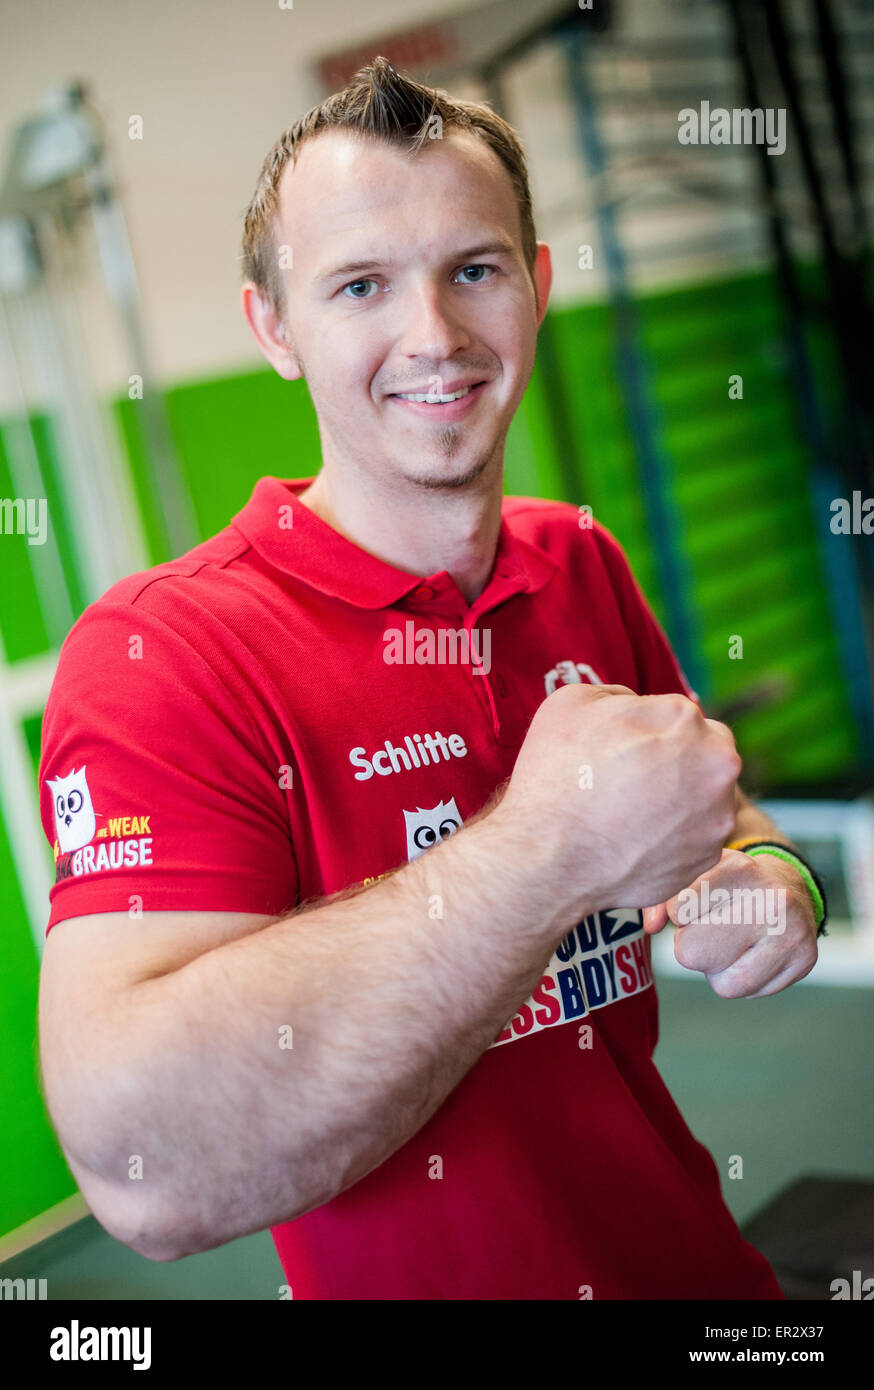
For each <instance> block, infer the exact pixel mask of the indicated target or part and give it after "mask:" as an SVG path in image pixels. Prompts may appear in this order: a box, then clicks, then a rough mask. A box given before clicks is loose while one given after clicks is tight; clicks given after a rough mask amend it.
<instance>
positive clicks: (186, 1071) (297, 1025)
mask: <svg viewBox="0 0 874 1390" xmlns="http://www.w3.org/2000/svg"><path fill="white" fill-rule="evenodd" d="M513 839H514V837H513V832H512V831H511V830H510V829H509V825H508V823H505V822H504V821H503V820H502V819H501V816H500V807H498V808H497V810H494V811H493V812H492V813H491V814H490V815H488V816H486V817H483V818H479V819H477V820H476V821H473V822H471V823H470V824H469V825H468V826H466V827H465V828H464V829H463V830H462V831H460V832H459V833H458V834H456V835H455V836H454V837H453V838H452V839H451V840H449V841H447V842H446V843H445V844H443V845H439V846H436V847H435V848H434V849H432V850H430V851H429V852H428V853H427V854H426V855H423V856H422V857H421V858H419V859H417V860H415V861H414V862H413V863H412V864H410V865H407V866H404V868H403V869H401V870H399V871H398V872H397V873H396V874H394V875H392V876H390V877H389V878H386V879H384V880H382V881H381V882H378V883H376V884H375V885H373V886H371V887H369V888H367V889H366V890H364V891H363V892H358V893H354V894H352V895H339V896H338V898H336V899H331V900H328V901H327V902H324V903H323V904H321V905H317V906H315V907H314V908H311V909H305V910H302V911H299V912H298V913H296V914H295V915H293V916H292V917H290V918H287V919H284V920H282V921H279V922H276V923H275V924H273V925H270V926H267V927H265V928H263V929H262V930H260V931H258V932H257V933H255V934H254V935H252V936H249V937H245V938H243V939H240V940H236V941H233V942H230V943H229V944H227V945H224V946H221V947H220V948H217V949H215V950H212V951H209V952H207V953H206V954H205V955H202V956H200V957H198V958H197V959H196V960H193V961H191V962H190V963H189V964H187V965H185V966H184V967H183V968H182V969H179V970H176V971H173V972H172V973H170V974H168V975H164V976H162V977H160V978H157V979H149V980H144V981H142V982H141V983H140V984H139V985H137V986H135V987H131V988H130V989H129V990H128V991H127V992H126V994H125V998H124V1000H123V1001H121V1002H120V1003H119V1006H118V1016H117V1018H116V1019H114V1020H113V1024H112V1029H113V1036H114V1037H116V1038H117V1055H118V1058H119V1064H118V1066H117V1067H115V1068H114V1070H113V1072H112V1078H111V1081H110V1082H109V1083H108V1084H106V1085H104V1086H103V1087H102V1090H101V1096H102V1099H101V1106H100V1113H99V1114H98V1115H96V1116H95V1121H94V1123H95V1126H96V1130H97V1132H98V1133H99V1134H100V1136H101V1144H100V1148H99V1159H96V1160H95V1161H94V1170H93V1171H94V1175H95V1181H96V1182H98V1183H99V1184H100V1185H101V1187H102V1189H103V1190H111V1191H112V1192H114V1193H115V1199H114V1202H113V1201H110V1200H107V1204H106V1206H105V1209H104V1210H105V1212H106V1213H107V1214H108V1213H109V1211H110V1209H112V1210H113V1212H117V1214H118V1219H117V1220H113V1221H112V1222H110V1221H106V1222H105V1224H107V1225H108V1226H109V1228H110V1229H111V1230H112V1233H113V1234H116V1235H118V1237H119V1239H123V1240H125V1241H126V1243H128V1244H131V1245H133V1246H134V1248H136V1249H138V1250H140V1251H141V1253H143V1254H146V1255H149V1256H151V1257H152V1258H157V1259H166V1258H175V1257H178V1256H179V1255H182V1254H186V1253H190V1252H193V1251H196V1250H201V1249H209V1248H211V1247H213V1246H216V1245H219V1244H221V1243H222V1242H224V1241H227V1240H230V1239H232V1238H234V1237H236V1236H240V1235H244V1234H247V1233H249V1232H252V1231H256V1230H260V1229H263V1228H264V1227H266V1226H269V1225H274V1224H277V1223H279V1222H282V1221H286V1220H289V1219H292V1218H294V1217H295V1216H299V1215H302V1214H303V1213H304V1212H306V1211H308V1210H310V1209H312V1208H313V1207H316V1206H319V1205H321V1204H322V1203H323V1202H325V1201H327V1200H329V1199H330V1198H331V1197H332V1196H334V1195H335V1194H337V1193H338V1192H340V1191H342V1190H343V1189H344V1188H346V1187H348V1186H350V1185H351V1184H352V1183H354V1182H356V1181H357V1180H358V1179H359V1178H361V1177H363V1176H364V1175H365V1174H366V1173H368V1172H370V1171H371V1170H372V1169H373V1168H375V1167H377V1166H378V1165H379V1164H380V1163H381V1162H383V1161H384V1160H385V1159H386V1158H388V1157H389V1155H391V1154H392V1153H393V1152H394V1151H395V1150H396V1149H398V1148H399V1147H400V1146H401V1145H402V1144H404V1143H405V1142H406V1141H407V1140H408V1139H409V1138H410V1137H411V1136H412V1135H413V1134H414V1133H415V1132H416V1131H417V1130H418V1129H420V1128H421V1126H422V1125H423V1124H424V1123H425V1122H426V1121H427V1120H428V1119H429V1117H430V1116H431V1115H432V1114H433V1112H434V1111H435V1110H436V1109H437V1108H438V1106H439V1105H440V1104H441V1103H442V1102H443V1100H444V1099H445V1098H446V1096H447V1095H448V1094H449V1092H450V1091H451V1090H452V1089H453V1088H454V1087H455V1086H456V1085H457V1083H458V1082H459V1081H460V1080H461V1078H462V1077H463V1076H464V1074H465V1073H466V1072H467V1071H468V1070H469V1068H470V1067H471V1066H472V1065H473V1063H474V1062H475V1061H476V1060H477V1058H478V1057H479V1056H480V1055H481V1054H482V1052H483V1051H484V1050H485V1049H486V1048H487V1047H488V1046H489V1045H490V1044H491V1043H492V1042H493V1040H494V1038H495V1037H496V1036H497V1034H498V1032H499V1031H500V1030H501V1028H502V1027H503V1026H504V1024H505V1023H506V1022H507V1020H508V1019H509V1018H510V1017H512V1015H513V1014H514V1013H515V1012H516V1009H517V1008H518V1006H519V1004H520V1003H522V1002H523V1001H524V1000H525V999H526V998H527V997H528V996H529V995H530V993H531V992H532V990H533V989H534V987H535V986H536V984H537V981H538V979H539V977H540V975H541V973H542V969H543V967H544V965H545V964H546V962H547V960H548V959H549V957H550V955H551V954H552V951H553V950H554V948H555V946H556V945H557V944H558V942H559V941H560V939H561V937H562V936H563V935H564V934H565V932H566V931H568V930H569V929H570V926H572V925H573V920H575V916H574V915H573V912H571V914H568V913H567V912H564V913H563V912H562V910H561V909H560V905H559V903H558V902H557V899H556V895H555V894H554V893H553V892H552V891H551V884H550V875H549V874H548V873H545V874H541V875H538V874H537V873H536V869H535V872H532V856H534V855H536V853H537V850H536V847H533V846H532V845H531V844H530V843H521V842H520V843H514V842H513ZM537 884H542V885H543V887H542V889H541V888H538V887H536V886H535V885H537ZM131 1155H140V1156H141V1158H142V1179H141V1180H131V1179H130V1178H129V1166H130V1160H131ZM86 1195H87V1190H86ZM95 1210H96V1211H97V1213H98V1215H100V1216H101V1219H103V1215H102V1213H101V1212H100V1210H99V1208H97V1207H95ZM113 1227H114V1229H113Z"/></svg>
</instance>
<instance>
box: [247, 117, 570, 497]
mask: <svg viewBox="0 0 874 1390" xmlns="http://www.w3.org/2000/svg"><path fill="white" fill-rule="evenodd" d="M278 219H279V220H278V224H277V233H276V242H277V245H283V244H284V245H287V246H289V247H290V248H291V251H292V256H293V269H289V270H287V271H285V273H284V278H285V284H286V294H287V306H286V315H285V321H284V326H280V325H279V324H278V323H277V322H276V320H275V318H274V317H273V315H272V314H271V313H270V312H269V311H268V310H266V309H265V308H264V307H263V305H262V306H261V307H258V306H255V305H250V307H249V309H248V311H247V317H249V321H250V323H251V324H252V327H253V329H254V331H255V332H256V336H257V337H258V340H259V343H260V344H261V347H262V350H263V351H264V353H265V356H267V357H268V359H269V360H270V361H271V362H272V364H273V365H274V367H275V368H276V370H277V371H278V372H279V373H280V375H281V376H283V377H285V378H287V379H293V378H294V377H296V376H299V375H303V376H304V377H305V378H306V381H307V385H308V387H309V391H310V394H311V396H312V399H313V404H314V406H315V409H316V413H317V415H318V419H319V428H320V433H321V440H322V451H323V459H324V462H325V463H326V464H334V465H336V466H338V467H339V468H341V469H348V468H353V469H355V470H356V472H359V473H360V472H361V471H363V473H365V474H367V475H368V476H369V477H370V478H371V479H373V480H374V481H376V482H379V483H383V484H385V483H397V482H399V481H400V480H406V481H407V482H409V483H411V484H415V485H418V486H420V487H426V488H427V487H430V488H434V487H460V486H463V485H465V484H466V483H469V482H471V481H472V480H473V479H475V478H477V477H478V476H480V474H485V475H486V477H487V479H489V480H493V477H492V475H493V474H497V475H500V472H501V470H502V466H503V446H504V440H505V438H506V434H507V430H508V428H509V426H510V422H511V420H512V418H513V415H514V414H515V411H516V409H517V407H518V405H519V402H520V400H521V398H522V395H523V393H524V391H525V387H526V385H527V383H528V379H529V377H530V375H531V370H532V367H533V365H534V354H535V348H536V342H537V329H538V326H539V323H540V320H541V318H542V316H543V312H544V311H545V308H546V300H547V297H548V293H549V285H550V278H551V276H550V265H549V252H548V249H547V248H546V247H545V246H541V247H539V250H538V256H537V261H536V263H535V266H534V272H533V273H534V279H535V282H536V283H537V287H538V299H539V304H538V302H537V301H536V300H535V292H534V285H533V284H532V280H531V275H530V274H529V272H528V268H527V266H526V264H525V259H524V254H523V250H522V240H521V226H520V216H519V209H518V204H517V202H516V196H515V193H514V190H513V185H512V183H511V180H510V177H509V174H508V173H507V171H506V169H505V168H504V166H503V164H502V163H501V161H500V159H499V158H498V156H497V155H496V154H495V153H494V152H493V151H492V150H491V149H490V148H489V147H488V146H487V145H485V144H484V143H483V142H482V141H481V140H479V139H478V138H477V137H475V136H472V135H470V134H467V133H465V132H457V131H453V132H450V133H448V134H447V135H446V137H445V138H444V139H443V140H435V141H431V142H428V143H426V145H425V147H424V148H423V149H422V151H421V152H420V153H419V154H417V155H415V156H413V157H412V158H411V157H409V156H408V155H407V154H406V153H405V152H404V151H403V150H399V149H396V148H395V147H393V146H390V145H387V144H385V143H381V142H379V141H377V140H374V139H372V138H369V137H366V136H360V135H357V134H354V133H349V132H347V131H340V130H328V131H324V132H322V133H320V134H319V135H317V136H315V137H313V138H311V139H310V140H308V141H307V142H306V143H305V144H304V145H303V146H302V147H301V149H300V151H299V153H298V156H297V162H296V164H295V165H294V167H292V166H291V165H289V167H288V168H287V169H286V170H285V173H284V174H283V178H282V182H281V185H280V190H279V211H278ZM244 303H245V302H244ZM283 329H284V332H285V334H286V336H285V338H283V337H282V332H283ZM288 345H290V347H291V351H289V350H288ZM468 388H470V389H468ZM459 390H461V391H465V390H467V394H466V395H463V396H462V397H461V398H459V399H456V400H454V401H449V402H444V401H442V400H439V399H437V398H441V397H444V396H446V395H453V394H454V393H456V392H457V391H459ZM407 394H419V395H428V396H429V397H433V398H435V400H434V403H430V402H414V401H407V400H404V399H402V396H403V395H407Z"/></svg>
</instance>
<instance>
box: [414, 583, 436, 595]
mask: <svg viewBox="0 0 874 1390" xmlns="http://www.w3.org/2000/svg"><path fill="white" fill-rule="evenodd" d="M413 597H414V598H433V597H434V590H433V589H432V588H431V586H430V585H429V584H420V585H419V587H418V589H416V591H415V593H414V594H413Z"/></svg>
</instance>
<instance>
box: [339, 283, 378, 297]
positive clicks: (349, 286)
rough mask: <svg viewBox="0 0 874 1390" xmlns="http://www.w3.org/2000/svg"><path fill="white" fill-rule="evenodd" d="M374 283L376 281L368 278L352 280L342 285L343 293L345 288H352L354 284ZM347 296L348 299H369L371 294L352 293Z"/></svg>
mask: <svg viewBox="0 0 874 1390" xmlns="http://www.w3.org/2000/svg"><path fill="white" fill-rule="evenodd" d="M375 284H376V281H375V280H369V279H368V280H352V281H351V282H350V283H349V284H348V285H344V286H343V293H344V294H345V293H346V291H347V290H354V289H355V286H356V285H375ZM348 297H349V298H350V299H370V298H371V297H372V296H371V295H369V294H352V295H349V296H348Z"/></svg>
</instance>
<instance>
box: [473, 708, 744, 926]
mask: <svg viewBox="0 0 874 1390" xmlns="http://www.w3.org/2000/svg"><path fill="white" fill-rule="evenodd" d="M741 766H742V764H741V759H740V757H739V755H738V752H737V749H736V748H735V744H734V738H733V736H732V733H731V731H730V730H729V729H728V728H727V727H726V726H725V725H724V724H720V723H717V721H716V720H713V719H705V717H704V715H703V714H702V713H701V711H700V709H699V708H698V706H697V705H696V704H695V703H694V702H693V701H692V700H689V699H687V698H686V696H685V695H635V694H634V692H633V691H631V690H629V689H628V688H627V687H626V686H624V685H599V686H598V685H583V684H574V685H566V686H561V687H560V688H559V689H558V690H556V691H555V692H554V693H553V694H552V695H549V696H548V697H547V698H546V699H545V700H544V701H543V703H542V704H541V705H540V706H539V708H538V710H537V712H536V714H535V715H534V718H533V719H532V721H531V725H530V727H529V730H528V733H527V735H526V737H525V742H524V743H523V745H522V747H521V749H520V750H519V756H518V758H517V760H516V765H515V768H514V769H513V775H512V777H511V778H510V781H509V783H508V785H507V789H506V791H505V794H504V797H503V800H502V802H501V803H500V810H501V815H502V816H503V817H504V818H505V819H506V823H507V824H508V826H509V827H511V828H512V829H515V830H516V831H518V833H519V836H520V841H522V842H525V843H530V844H537V845H538V848H539V851H545V855H544V854H543V853H539V854H538V857H537V860H536V862H537V863H540V864H542V865H543V871H544V872H548V873H550V874H551V875H553V889H554V892H555V893H556V895H557V896H559V897H566V899H567V902H566V905H567V907H568V908H571V907H573V909H574V911H578V912H579V913H580V915H583V914H585V913H588V912H594V911H599V910H601V909H604V908H611V907H619V906H622V907H648V906H650V905H651V904H653V903H662V902H665V901H666V900H667V899H668V898H669V897H671V896H672V895H673V894H675V893H678V892H680V890H681V889H682V888H685V887H686V885H687V884H689V883H692V882H693V881H694V879H696V878H697V877H698V875H699V874H702V873H704V872H705V870H707V869H709V868H710V867H711V866H712V865H714V864H715V863H716V862H717V861H718V859H719V857H720V855H721V853H722V848H723V845H724V844H725V841H726V839H727V838H728V836H729V835H730V834H731V831H732V829H733V827H734V823H735V784H736V782H737V778H738V776H739V774H740V770H741ZM511 833H512V830H511ZM532 858H533V856H532Z"/></svg>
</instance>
